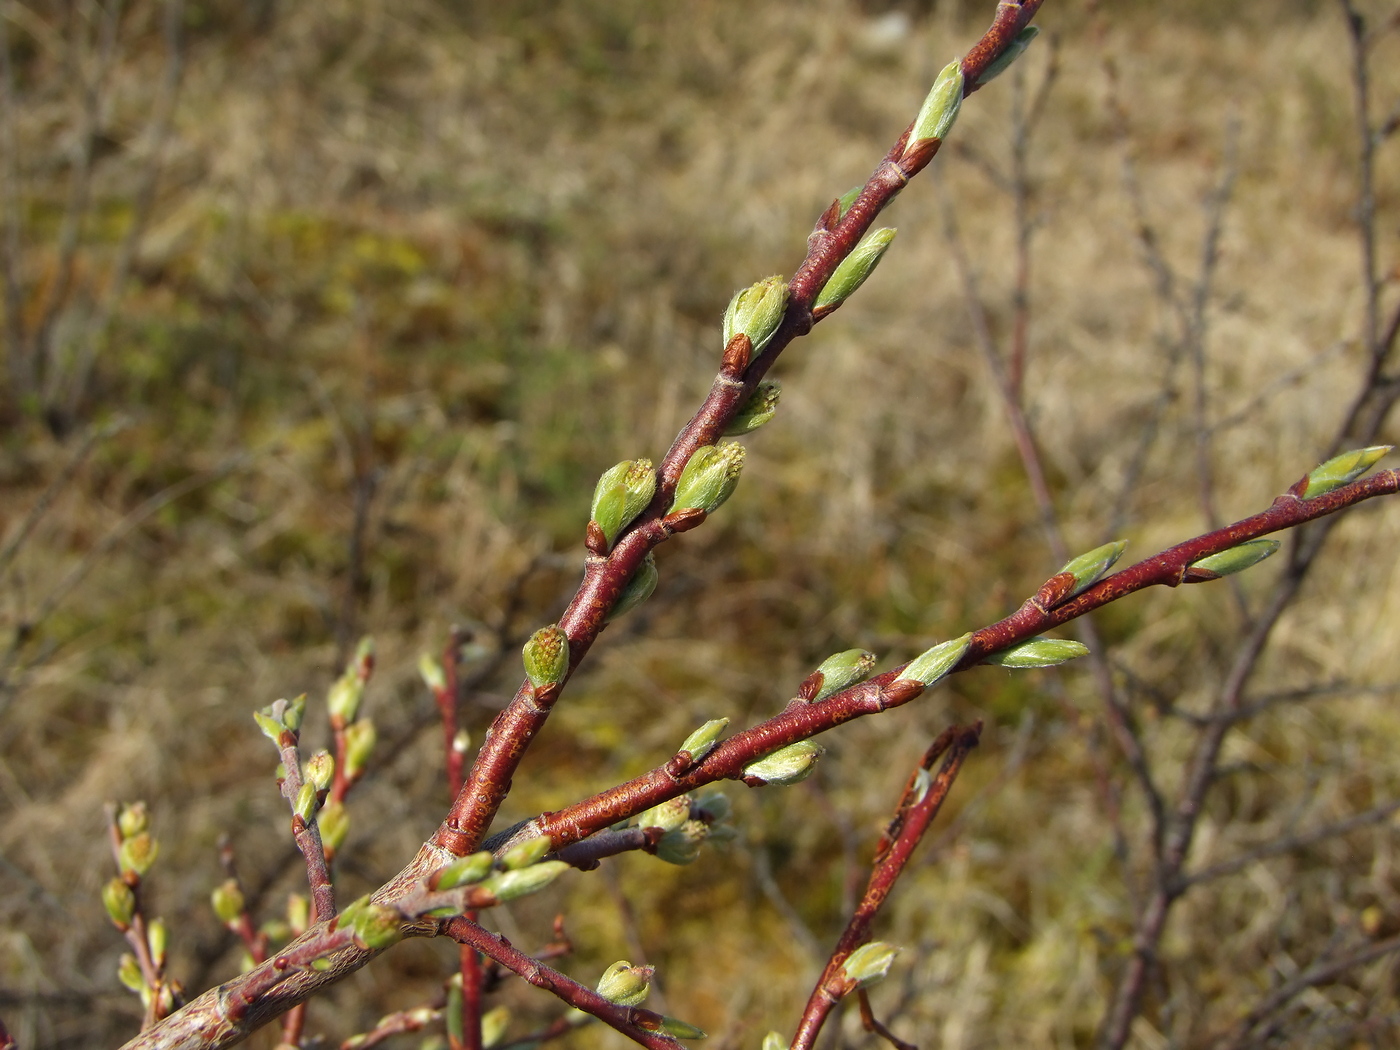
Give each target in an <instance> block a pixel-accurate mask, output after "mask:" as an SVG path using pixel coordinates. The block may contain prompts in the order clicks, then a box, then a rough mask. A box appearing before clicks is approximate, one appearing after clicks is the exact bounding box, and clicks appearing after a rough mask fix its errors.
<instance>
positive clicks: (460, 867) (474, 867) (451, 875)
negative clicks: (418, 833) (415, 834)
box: [433, 850, 496, 890]
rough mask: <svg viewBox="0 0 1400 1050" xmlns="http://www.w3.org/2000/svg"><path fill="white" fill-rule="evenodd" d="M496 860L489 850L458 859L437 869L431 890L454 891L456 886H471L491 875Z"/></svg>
mask: <svg viewBox="0 0 1400 1050" xmlns="http://www.w3.org/2000/svg"><path fill="white" fill-rule="evenodd" d="M495 861H496V858H495V857H494V856H492V854H491V851H490V850H481V851H480V852H478V853H473V854H471V855H469V856H466V857H459V858H457V859H456V860H454V861H453V862H452V863H451V864H449V865H447V866H446V867H444V868H439V869H438V873H437V877H436V878H435V879H434V880H433V888H434V889H438V890H455V889H456V888H457V887H458V886H471V885H474V884H475V883H478V882H480V881H481V880H482V879H484V878H486V876H487V875H490V874H491V868H492V866H493V865H494V864H495Z"/></svg>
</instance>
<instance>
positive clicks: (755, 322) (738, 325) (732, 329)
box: [724, 274, 788, 354]
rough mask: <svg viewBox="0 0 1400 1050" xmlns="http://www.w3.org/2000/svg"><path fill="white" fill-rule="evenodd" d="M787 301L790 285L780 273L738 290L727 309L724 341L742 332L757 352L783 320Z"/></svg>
mask: <svg viewBox="0 0 1400 1050" xmlns="http://www.w3.org/2000/svg"><path fill="white" fill-rule="evenodd" d="M787 301H788V286H787V283H786V282H785V281H784V280H783V279H782V277H781V276H779V275H778V274H774V275H773V276H772V277H766V278H764V279H763V280H761V281H759V282H758V283H757V284H754V285H752V286H751V287H749V288H745V289H744V290H743V291H741V292H736V293H735V295H734V298H733V299H731V300H730V301H729V308H728V309H727V310H725V311H724V345H725V346H728V345H729V341H730V340H731V339H733V338H734V337H735V336H736V335H738V334H739V333H740V332H742V333H743V334H744V335H746V336H748V337H749V342H750V343H751V344H752V346H753V353H755V354H756V353H758V352H759V351H760V350H762V349H763V347H764V344H766V343H767V342H768V340H769V339H771V338H772V337H773V333H774V332H776V331H777V330H778V325H780V324H781V323H782V320H783V312H784V311H785V310H786V309H787Z"/></svg>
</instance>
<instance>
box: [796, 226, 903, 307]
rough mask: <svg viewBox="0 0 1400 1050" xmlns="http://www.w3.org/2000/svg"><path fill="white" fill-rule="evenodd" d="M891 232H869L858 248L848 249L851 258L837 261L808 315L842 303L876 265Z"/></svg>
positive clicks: (863, 281) (883, 252)
mask: <svg viewBox="0 0 1400 1050" xmlns="http://www.w3.org/2000/svg"><path fill="white" fill-rule="evenodd" d="M894 235H895V231H894V230H892V229H889V228H885V229H882V230H871V231H870V232H869V233H867V234H866V235H865V236H864V237H863V238H861V241H860V243H859V244H857V245H856V246H855V247H854V248H852V249H851V254H850V255H848V256H846V257H845V258H844V259H842V260H841V263H840V265H838V266H837V267H836V269H835V271H834V272H833V273H832V275H831V276H830V277H829V278H828V279H827V282H826V284H824V285H823V286H822V290H821V291H820V292H819V293H818V294H817V298H816V300H815V301H814V302H813V303H812V311H813V312H814V313H815V312H819V311H822V310H833V309H835V308H836V307H838V306H840V305H841V304H842V303H844V302H845V301H846V300H847V299H848V298H850V296H851V295H852V294H853V293H854V292H855V290H856V289H857V288H859V287H860V286H861V285H862V284H864V283H865V279H866V278H867V277H869V276H870V275H871V274H872V273H874V272H875V267H876V266H878V265H880V258H881V257H882V256H883V255H884V254H885V249H886V248H888V247H889V246H890V242H891V241H893V240H894Z"/></svg>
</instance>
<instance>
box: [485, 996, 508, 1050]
mask: <svg viewBox="0 0 1400 1050" xmlns="http://www.w3.org/2000/svg"><path fill="white" fill-rule="evenodd" d="M509 1027H510V1007H508V1006H497V1007H495V1008H494V1009H491V1010H487V1011H486V1012H485V1013H484V1014H482V1015H481V1047H482V1050H491V1047H493V1046H495V1045H496V1044H497V1043H499V1042H500V1041H501V1040H502V1039H503V1038H505V1034H506V1029H508V1028H509Z"/></svg>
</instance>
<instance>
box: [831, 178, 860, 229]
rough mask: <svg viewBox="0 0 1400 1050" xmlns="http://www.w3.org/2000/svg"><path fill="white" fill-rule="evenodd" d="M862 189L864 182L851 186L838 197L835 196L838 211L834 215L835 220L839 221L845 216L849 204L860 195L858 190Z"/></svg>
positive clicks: (849, 207) (849, 208)
mask: <svg viewBox="0 0 1400 1050" xmlns="http://www.w3.org/2000/svg"><path fill="white" fill-rule="evenodd" d="M863 189H865V186H864V184H862V185H860V186H852V187H851V188H850V189H848V190H847V191H846V192H845V193H843V194H841V196H840V197H838V198H836V208H837V212H838V214H837V216H836V221H837V222H840V221H841V220H842V219H844V218H845V217H846V212H848V211H850V210H851V205H852V204H854V203H855V202H856V200H857V199H858V198H859V197H860V191H861V190H863Z"/></svg>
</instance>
